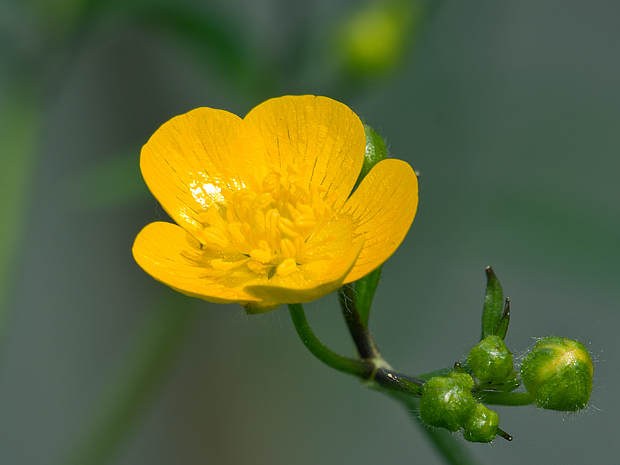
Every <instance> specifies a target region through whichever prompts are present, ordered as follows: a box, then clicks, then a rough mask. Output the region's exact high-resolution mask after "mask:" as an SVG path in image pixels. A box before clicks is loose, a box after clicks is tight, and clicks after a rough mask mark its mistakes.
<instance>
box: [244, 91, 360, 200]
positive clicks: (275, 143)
mask: <svg viewBox="0 0 620 465" xmlns="http://www.w3.org/2000/svg"><path fill="white" fill-rule="evenodd" d="M244 121H245V122H246V123H247V128H248V131H249V132H250V139H249V140H251V141H252V143H254V144H261V145H262V147H264V150H265V151H266V153H267V154H268V157H269V159H270V161H271V163H272V164H273V165H276V166H278V167H281V168H282V169H284V170H286V169H287V167H290V166H294V165H296V166H297V167H298V168H299V169H302V168H303V167H304V166H305V167H307V170H308V171H307V172H306V173H305V177H304V181H306V183H305V184H306V186H307V185H308V183H309V182H310V180H312V181H313V182H314V183H316V184H318V185H320V186H321V187H323V188H325V189H326V190H328V191H329V194H330V195H334V196H335V198H336V201H335V204H334V208H336V209H339V208H340V207H341V206H342V205H343V204H344V202H345V201H346V199H347V198H348V196H349V194H350V193H351V190H352V189H353V186H354V185H355V181H356V180H357V177H358V175H359V173H360V171H361V169H362V164H363V162H364V152H365V150H366V136H365V134H364V128H363V126H362V122H361V121H360V119H359V118H358V117H357V115H355V113H353V112H352V111H351V110H350V109H349V108H348V107H347V106H346V105H344V104H342V103H340V102H336V101H335V100H332V99H329V98H326V97H315V96H312V95H303V96H286V97H280V98H274V99H271V100H267V101H266V102H264V103H262V104H260V105H258V106H257V107H256V108H254V109H253V110H252V111H251V112H250V113H248V115H247V116H246V117H245V119H244Z"/></svg>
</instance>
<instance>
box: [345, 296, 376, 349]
mask: <svg viewBox="0 0 620 465" xmlns="http://www.w3.org/2000/svg"><path fill="white" fill-rule="evenodd" d="M338 297H339V298H340V307H341V308H342V315H343V316H344V321H345V322H346V324H347V327H348V328H349V333H351V337H352V338H353V342H354V343H355V347H356V348H357V353H358V354H359V356H360V357H361V358H363V359H365V360H371V359H375V358H379V357H381V355H380V354H379V350H378V349H377V346H376V345H375V342H374V341H373V339H372V336H371V335H370V333H369V332H368V329H366V326H365V325H364V322H363V321H362V318H361V315H360V313H359V312H358V308H357V302H356V300H355V291H354V290H353V288H352V287H351V285H350V284H345V285H344V286H342V287H341V288H340V289H338Z"/></svg>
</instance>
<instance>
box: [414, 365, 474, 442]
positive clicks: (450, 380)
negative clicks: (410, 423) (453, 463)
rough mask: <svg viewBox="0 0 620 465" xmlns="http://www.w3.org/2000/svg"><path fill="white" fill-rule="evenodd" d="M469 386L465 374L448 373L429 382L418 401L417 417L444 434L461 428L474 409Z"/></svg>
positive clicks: (469, 378)
mask: <svg viewBox="0 0 620 465" xmlns="http://www.w3.org/2000/svg"><path fill="white" fill-rule="evenodd" d="M473 387H474V381H473V380H472V378H471V376H469V375H468V374H466V373H458V372H451V373H449V374H448V376H436V377H434V378H431V379H429V380H428V381H427V382H426V383H425V384H424V388H423V391H422V398H421V399H420V418H421V419H422V421H424V422H425V423H426V424H428V425H430V426H435V427H437V428H445V429H447V430H448V431H457V430H459V429H461V428H463V427H464V426H465V424H466V423H467V421H468V420H469V418H470V417H471V416H472V415H473V414H474V411H475V410H476V401H475V400H474V397H473V396H472V394H471V389H472V388H473Z"/></svg>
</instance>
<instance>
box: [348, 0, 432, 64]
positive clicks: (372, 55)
mask: <svg viewBox="0 0 620 465" xmlns="http://www.w3.org/2000/svg"><path fill="white" fill-rule="evenodd" d="M418 8H419V7H418V6H417V3H416V2H411V1H398V0H394V1H391V2H374V3H373V4H371V5H368V6H367V7H365V8H363V9H361V10H358V11H357V12H356V13H355V14H353V15H352V16H350V17H349V18H348V19H347V20H346V22H345V23H344V24H343V25H342V26H341V29H340V31H339V34H338V36H337V49H338V51H339V53H340V57H339V58H340V61H341V62H342V63H343V65H344V66H345V68H346V69H348V70H349V71H350V72H353V73H362V74H370V75H372V74H378V73H379V74H381V73H384V72H386V71H390V70H391V69H392V68H394V67H395V65H397V64H398V63H399V62H400V60H401V57H402V55H403V52H404V50H405V49H406V45H408V44H407V42H408V40H409V36H410V35H411V34H412V33H413V32H415V31H416V30H417V26H418V22H419V18H420V12H419V11H418Z"/></svg>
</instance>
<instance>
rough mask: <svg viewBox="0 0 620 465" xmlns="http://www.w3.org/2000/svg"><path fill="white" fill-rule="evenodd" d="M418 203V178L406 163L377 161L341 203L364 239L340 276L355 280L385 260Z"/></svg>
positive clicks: (394, 247)
mask: <svg viewBox="0 0 620 465" xmlns="http://www.w3.org/2000/svg"><path fill="white" fill-rule="evenodd" d="M417 207H418V180H417V177H416V175H415V173H414V171H413V169H412V168H411V166H409V164H408V163H406V162H404V161H401V160H396V159H387V160H383V161H381V162H379V163H377V164H376V165H375V166H374V167H373V168H372V170H370V173H368V175H367V176H366V177H365V178H364V180H363V181H362V182H361V184H360V185H359V186H358V188H357V189H356V191H355V192H354V193H353V195H352V196H351V197H350V198H349V200H348V201H347V203H346V204H345V205H344V207H343V209H342V212H344V213H347V214H349V215H351V216H352V217H353V218H354V220H355V221H356V222H357V224H358V227H357V232H358V233H361V234H363V235H364V239H365V243H364V248H363V249H362V251H361V253H360V255H359V258H358V259H357V262H356V263H355V266H354V267H353V269H352V270H351V272H350V273H349V275H348V276H347V277H346V279H345V280H344V282H345V283H349V282H352V281H355V280H357V279H359V278H361V277H363V276H365V275H366V274H368V273H370V272H371V271H373V270H374V269H375V268H377V267H378V266H379V265H381V264H382V263H383V262H385V261H386V260H387V259H388V258H389V257H390V256H391V255H392V254H393V253H394V252H395V251H396V249H397V248H398V246H399V245H400V243H401V242H402V241H403V239H404V238H405V235H406V234H407V231H409V227H410V226H411V223H412V221H413V217H414V216H415V213H416V210H417Z"/></svg>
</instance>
